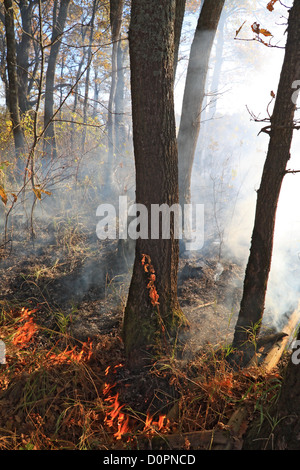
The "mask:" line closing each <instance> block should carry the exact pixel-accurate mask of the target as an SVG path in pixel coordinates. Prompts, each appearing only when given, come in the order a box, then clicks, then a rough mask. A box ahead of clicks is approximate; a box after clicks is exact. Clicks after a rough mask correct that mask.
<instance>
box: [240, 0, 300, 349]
mask: <svg viewBox="0 0 300 470" xmlns="http://www.w3.org/2000/svg"><path fill="white" fill-rule="evenodd" d="M299 21H300V3H299V2H298V1H296V2H295V3H294V6H293V8H292V9H291V11H290V17H289V25H288V38H287V44H286V50H285V58H284V62H283V66H282V71H281V76H280V81H279V85H278V91H277V96H276V101H275V105H274V111H273V115H272V117H271V121H270V129H269V132H270V141H269V148H268V152H267V157H266V161H265V165H264V169H263V174H262V179H261V183H260V188H259V190H258V191H257V202H256V213H255V221H254V228H253V232H252V242H251V248H250V255H249V259H248V264H247V268H246V273H245V280H244V289H243V296H242V300H241V306H240V312H239V317H238V321H237V324H236V328H235V334H234V339H233V347H234V348H238V349H241V350H242V349H243V345H244V344H245V343H246V342H247V341H248V340H249V337H250V335H251V334H253V327H254V326H255V325H256V326H257V329H256V332H257V334H258V332H259V328H260V323H261V321H262V318H263V311H264V305H265V296H266V291H267V284H268V278H269V272H270V266H271V258H272V250H273V237H274V228H275V218H276V210H277V203H278V199H279V194H280V190H281V185H282V181H283V178H284V176H285V174H286V165H287V163H288V161H289V159H290V148H291V142H292V137H293V125H294V114H295V110H296V104H295V100H293V99H292V98H293V93H294V92H295V90H293V88H292V85H293V82H294V81H295V80H298V79H299V77H300V29H299ZM282 295H285V293H284V292H283V293H282Z"/></svg>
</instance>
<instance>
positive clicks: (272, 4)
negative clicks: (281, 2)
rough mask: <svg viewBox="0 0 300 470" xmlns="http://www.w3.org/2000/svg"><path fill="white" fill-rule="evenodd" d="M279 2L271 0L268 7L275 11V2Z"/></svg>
mask: <svg viewBox="0 0 300 470" xmlns="http://www.w3.org/2000/svg"><path fill="white" fill-rule="evenodd" d="M276 2H277V0H271V1H270V2H269V3H268V5H267V9H268V10H269V11H273V10H274V4H275V3H276Z"/></svg>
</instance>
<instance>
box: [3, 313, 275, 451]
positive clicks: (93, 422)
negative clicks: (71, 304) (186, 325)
mask: <svg viewBox="0 0 300 470" xmlns="http://www.w3.org/2000/svg"><path fill="white" fill-rule="evenodd" d="M24 312H26V313H25V314H24ZM26 325H27V326H26ZM30 328H32V329H31V330H30ZM0 332H1V339H2V340H3V341H4V342H5V344H6V347H7V351H6V352H7V355H6V360H7V363H6V364H3V365H0V386H1V389H2V392H1V394H0V449H6V450H20V449H37V450H56V449H70V450H71V449H76V450H84V449H98V450H107V449H123V448H124V449H130V448H137V447H138V448H142V446H143V438H145V437H146V440H147V442H148V445H149V441H151V440H152V439H153V438H154V437H156V436H158V435H160V436H164V439H165V440H166V442H167V440H168V436H169V435H171V434H172V435H174V434H175V433H188V432H189V433H190V432H198V431H205V430H220V429H226V427H227V426H228V422H229V420H230V417H231V416H232V414H233V412H234V411H235V410H236V409H237V408H238V407H239V406H240V405H243V406H245V407H246V408H247V411H248V417H249V419H253V417H254V416H258V417H259V418H260V419H261V420H262V419H263V417H264V414H265V409H266V407H267V406H268V405H270V403H272V402H274V401H275V400H276V398H277V396H278V391H279V389H280V384H281V376H280V372H279V371H275V372H274V373H272V374H268V375H267V376H265V375H263V374H262V373H261V372H260V371H259V369H256V368H252V369H247V370H244V371H233V370H231V369H230V368H229V367H228V365H227V362H226V353H227V351H226V349H225V348H224V349H218V350H217V351H216V350H214V348H212V347H206V348H204V349H203V351H202V352H201V354H200V353H199V354H198V356H197V358H195V359H194V360H193V361H191V362H190V363H188V364H182V363H180V362H178V361H176V360H172V361H170V360H165V361H164V360H160V361H158V362H156V363H155V364H154V365H153V368H152V370H149V371H147V376H148V377H149V380H151V377H152V378H155V380H156V383H161V389H160V390H159V393H160V395H161V396H163V395H164V394H167V393H169V392H168V390H167V389H166V387H165V384H166V383H167V384H168V386H171V387H173V388H174V390H176V394H175V395H174V396H175V398H174V396H173V398H172V399H170V400H169V406H168V412H167V413H166V414H167V416H164V415H162V414H158V415H157V416H156V417H153V416H151V415H150V414H149V413H148V414H147V413H146V412H145V410H142V411H141V410H137V409H135V408H134V407H133V406H132V404H131V403H130V394H129V395H128V394H127V398H128V397H129V398H128V402H127V403H122V401H121V398H118V400H119V401H116V400H115V399H114V398H115V397H116V394H117V390H118V377H119V376H117V374H116V373H115V372H114V374H115V377H114V374H111V377H110V378H109V377H108V376H109V374H108V370H109V369H110V370H114V367H115V366H116V365H119V364H120V365H123V364H124V357H123V348H122V342H121V341H120V338H119V332H118V331H114V332H112V333H111V334H110V335H103V336H101V335H99V337H98V338H97V340H95V341H93V343H89V342H86V343H80V342H78V341H76V342H75V341H74V339H73V338H71V337H70V336H68V335H67V334H65V333H62V332H58V331H56V332H54V331H50V330H47V329H46V328H41V327H39V326H38V325H36V323H35V312H34V311H30V310H28V309H27V310H25V309H23V310H20V309H19V310H18V309H15V310H11V311H2V314H1V323H0ZM30 332H31V333H32V334H30ZM108 366H110V367H109V369H108ZM123 369H125V368H124V367H123ZM120 370H121V367H120ZM126 377H127V378H128V381H129V380H130V381H131V392H130V393H131V394H132V398H133V397H134V395H135V393H136V390H135V389H134V384H135V379H134V378H133V377H132V376H130V375H129V372H128V371H127V372H126V371H125V373H124V372H123V375H122V380H120V383H121V382H122V387H123V388H124V387H125V389H126ZM113 380H115V383H113ZM129 388H130V387H129ZM155 394H156V395H158V389H157V388H156V390H155ZM121 395H122V394H121ZM133 402H134V401H133ZM116 403H117V405H118V406H121V408H120V409H118V410H117V413H116V415H115V418H114V419H110V420H109V419H108V418H111V417H112V410H113V409H114V408H115V409H117V406H116ZM121 418H122V419H121ZM125 421H126V427H125V426H123V425H124V423H125ZM122 423H123V424H122ZM247 425H248V421H245V422H244V423H243V426H242V427H241V431H240V434H241V435H239V436H237V438H239V439H242V434H243V432H244V431H245V430H246V428H247ZM122 426H123V427H122ZM120 430H121V431H122V432H124V434H123V435H120V433H119V434H118V431H120ZM121 434H122V433H121Z"/></svg>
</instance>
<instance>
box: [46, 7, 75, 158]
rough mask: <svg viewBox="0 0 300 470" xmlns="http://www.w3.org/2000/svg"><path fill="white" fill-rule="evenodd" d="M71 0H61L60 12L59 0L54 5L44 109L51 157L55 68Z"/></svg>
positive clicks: (52, 148)
mask: <svg viewBox="0 0 300 470" xmlns="http://www.w3.org/2000/svg"><path fill="white" fill-rule="evenodd" d="M70 1H71V0H61V2H60V5H59V11H58V14H56V12H57V8H58V0H55V2H54V6H53V27H52V37H51V43H52V45H51V48H50V54H49V59H48V67H47V72H46V85H45V110H44V127H45V129H46V131H45V139H44V156H45V157H46V159H47V160H48V159H49V158H51V157H53V158H54V159H55V157H56V139H55V129H54V123H53V121H52V117H53V113H54V96H53V94H54V82H55V69H56V62H57V57H58V52H59V49H60V44H61V41H60V39H61V35H62V34H63V31H64V28H65V23H66V19H67V14H68V8H69V4H70Z"/></svg>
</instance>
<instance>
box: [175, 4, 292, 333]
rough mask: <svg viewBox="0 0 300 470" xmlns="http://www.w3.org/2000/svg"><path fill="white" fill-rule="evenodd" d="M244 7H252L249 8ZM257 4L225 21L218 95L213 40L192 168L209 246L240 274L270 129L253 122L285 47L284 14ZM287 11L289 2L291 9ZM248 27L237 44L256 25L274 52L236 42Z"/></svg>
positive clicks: (279, 296)
mask: <svg viewBox="0 0 300 470" xmlns="http://www.w3.org/2000/svg"><path fill="white" fill-rule="evenodd" d="M242 3H243V5H244V4H248V6H249V2H242ZM229 4H230V2H228V6H229ZM260 4H261V6H257V8H256V10H255V11H254V12H253V16H252V17H251V14H249V12H248V13H245V14H244V15H243V13H241V12H239V11H237V12H236V13H235V14H234V15H233V16H231V17H229V18H227V19H226V20H225V34H224V45H223V54H224V55H223V62H222V64H221V73H220V81H219V86H218V90H212V89H211V88H210V87H211V80H212V76H213V72H214V67H215V66H216V62H215V57H216V53H217V51H216V45H217V44H218V42H217V41H218V33H217V36H216V41H215V46H214V50H213V53H212V57H211V60H210V73H209V77H208V79H207V84H206V89H207V99H206V103H204V106H203V112H202V115H201V122H202V124H201V130H200V137H199V142H198V148H197V153H196V156H195V163H194V168H193V185H192V199H193V203H203V204H205V207H206V219H205V233H206V240H207V241H208V240H209V241H210V242H211V240H212V239H213V238H214V239H215V244H216V246H217V245H218V243H219V246H220V253H221V257H222V256H224V257H230V256H231V257H232V259H236V260H237V261H238V262H239V263H242V265H243V266H244V267H246V263H247V260H248V256H249V248H250V243H251V234H252V228H253V222H254V215H255V205H256V191H257V190H258V188H259V186H260V179H261V174H262V169H263V165H264V162H265V157H266V154H267V150H268V143H269V138H268V136H267V135H266V134H265V133H260V134H259V132H260V130H261V129H262V128H263V127H264V126H266V125H267V124H268V123H265V122H254V120H253V116H255V117H257V118H258V119H264V118H267V117H268V112H269V113H270V114H271V112H272V109H273V105H274V100H272V97H271V92H274V93H275V94H276V91H277V87H278V83H279V78H280V72H281V68H282V63H283V58H284V49H282V47H283V46H284V45H285V41H286V34H285V32H286V18H287V10H286V8H285V7H284V6H283V5H280V4H278V5H276V8H275V10H274V11H273V12H272V13H270V12H269V11H268V10H267V9H266V4H267V2H260ZM256 5H257V3H256ZM291 5H292V2H289V3H288V6H291ZM223 14H224V13H223ZM245 20H246V23H245V25H244V26H243V28H242V29H241V31H240V33H239V36H238V38H239V39H243V38H244V39H251V38H253V37H254V33H253V32H252V31H251V24H253V23H254V21H256V22H257V23H259V24H260V25H261V27H263V28H265V29H268V30H269V31H271V33H272V34H273V36H274V38H272V40H271V44H273V45H276V46H278V48H271V47H266V46H265V45H263V44H259V43H258V42H256V41H251V40H250V41H242V40H235V39H234V37H235V35H236V30H237V29H238V27H239V26H241V24H242V23H243V22H244V21H245ZM221 21H222V18H221V20H220V22H221ZM237 26H238V27H237ZM263 39H264V40H265V42H268V40H269V38H263ZM279 47H280V48H279ZM184 52H185V49H184ZM299 78H300V77H299ZM291 85H292V84H291ZM183 87H184V76H183V77H182V80H181V82H180V83H177V88H176V96H177V101H176V110H177V113H178V114H179V113H180V111H179V110H180V108H181V100H182V90H183ZM215 92H217V95H215ZM214 95H215V96H214ZM214 100H216V109H215V112H214V114H213V115H212V114H211V109H212V107H213V106H212V105H211V103H213V102H214ZM268 106H269V107H268ZM251 113H253V114H252V115H251ZM299 143H300V139H299V136H298V135H297V131H295V134H294V139H293V145H292V149H291V156H292V158H291V160H290V162H289V169H296V170H297V169H300V166H299V163H298V166H297V149H299ZM299 178H300V174H299V175H297V174H295V175H292V174H288V175H286V177H285V179H284V183H283V186H282V191H281V195H280V200H279V204H278V211H277V219H276V230H275V236H274V251H273V258H272V266H271V273H270V278H269V284H268V291H267V298H266V306H265V317H264V318H265V321H267V322H270V323H271V324H272V325H273V326H275V327H277V328H280V327H281V326H282V321H283V319H284V318H285V317H284V314H285V313H287V312H290V311H291V310H293V309H295V308H296V307H297V305H298V300H299V297H300V281H299V279H300V212H299V210H298V207H297V205H298V204H297V201H299V196H300V194H299V193H300V180H299ZM270 184H272V182H270Z"/></svg>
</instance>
